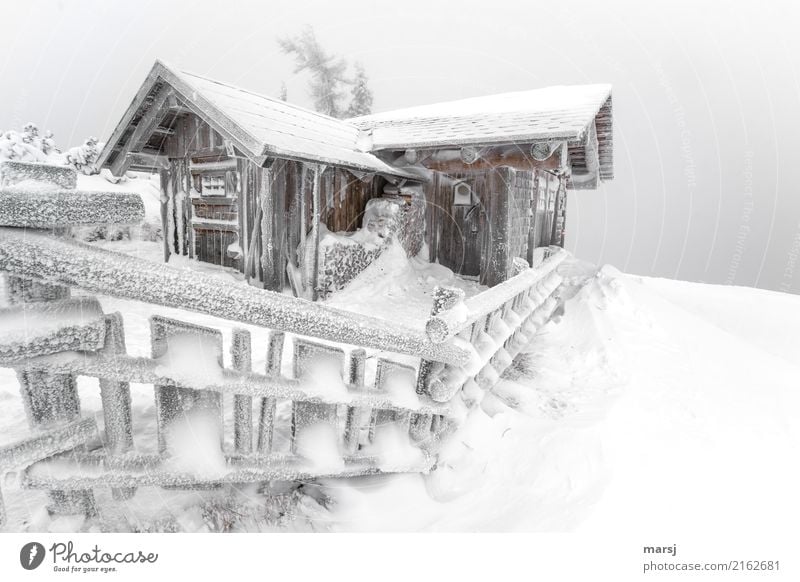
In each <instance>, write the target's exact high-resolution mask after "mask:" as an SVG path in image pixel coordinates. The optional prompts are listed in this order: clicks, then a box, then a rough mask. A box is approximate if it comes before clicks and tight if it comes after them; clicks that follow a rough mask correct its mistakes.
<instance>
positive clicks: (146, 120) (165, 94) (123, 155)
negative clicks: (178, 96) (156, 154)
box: [111, 87, 173, 176]
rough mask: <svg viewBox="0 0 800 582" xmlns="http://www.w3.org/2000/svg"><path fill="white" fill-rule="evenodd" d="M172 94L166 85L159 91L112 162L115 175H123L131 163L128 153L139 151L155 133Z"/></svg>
mask: <svg viewBox="0 0 800 582" xmlns="http://www.w3.org/2000/svg"><path fill="white" fill-rule="evenodd" d="M171 95H173V93H172V91H171V90H170V89H168V88H166V87H163V88H162V89H161V90H160V91H159V92H158V94H157V95H156V97H155V99H153V102H152V103H151V104H150V107H149V108H148V109H147V112H146V113H145V114H144V115H143V116H142V118H141V119H140V120H139V123H138V124H137V125H136V129H134V130H133V134H132V135H131V137H130V138H128V141H127V143H125V144H124V145H123V146H122V149H120V151H119V152H118V153H117V157H116V158H114V161H113V163H112V164H111V173H112V174H113V175H115V176H121V175H122V174H124V173H125V171H126V170H127V168H128V167H129V164H130V159H129V158H128V154H129V153H134V152H138V151H140V150H141V149H142V147H144V144H145V143H146V142H147V138H148V137H150V134H152V133H153V130H155V128H156V127H158V125H159V124H160V123H161V120H162V119H163V118H164V115H166V113H167V111H168V107H165V105H166V103H167V100H168V99H169V98H170V96H171Z"/></svg>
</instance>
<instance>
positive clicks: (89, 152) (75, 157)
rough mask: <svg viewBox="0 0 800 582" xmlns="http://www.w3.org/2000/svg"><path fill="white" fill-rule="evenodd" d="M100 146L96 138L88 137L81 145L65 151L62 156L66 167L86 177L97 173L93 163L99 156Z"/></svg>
mask: <svg viewBox="0 0 800 582" xmlns="http://www.w3.org/2000/svg"><path fill="white" fill-rule="evenodd" d="M100 149H101V147H100V144H99V142H98V141H97V138H96V137H90V138H89V139H87V140H86V141H85V142H83V145H80V146H76V147H74V148H70V149H68V150H67V153H66V155H65V156H64V158H65V162H66V163H67V165H69V166H72V167H74V168H75V169H76V170H78V171H79V172H81V173H83V174H86V175H87V176H88V175H91V174H95V173H97V170H96V169H95V167H94V163H95V162H96V161H97V157H98V156H99V155H100Z"/></svg>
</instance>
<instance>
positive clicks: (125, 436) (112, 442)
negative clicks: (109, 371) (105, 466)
mask: <svg viewBox="0 0 800 582" xmlns="http://www.w3.org/2000/svg"><path fill="white" fill-rule="evenodd" d="M104 324H105V343H104V346H103V352H104V353H105V354H107V355H108V357H109V358H110V359H112V360H113V359H115V357H116V356H118V355H123V354H125V336H124V331H123V327H122V316H121V315H120V314H119V313H115V314H113V315H107V316H105V318H104ZM100 397H101V399H102V402H103V418H104V424H105V433H106V448H107V450H108V453H109V454H111V455H115V454H121V453H124V452H126V451H128V450H130V449H131V448H132V447H133V424H132V418H131V388H130V384H129V383H128V382H120V381H118V380H111V379H108V378H100Z"/></svg>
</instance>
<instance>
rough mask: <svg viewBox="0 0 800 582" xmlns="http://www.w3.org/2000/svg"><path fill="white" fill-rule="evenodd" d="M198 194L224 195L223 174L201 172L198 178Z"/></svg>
mask: <svg viewBox="0 0 800 582" xmlns="http://www.w3.org/2000/svg"><path fill="white" fill-rule="evenodd" d="M200 194H201V195H203V196H225V174H203V175H202V177H201V178H200Z"/></svg>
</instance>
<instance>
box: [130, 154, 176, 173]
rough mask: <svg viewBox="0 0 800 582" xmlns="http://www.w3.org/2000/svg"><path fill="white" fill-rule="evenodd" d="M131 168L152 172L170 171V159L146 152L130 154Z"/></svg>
mask: <svg viewBox="0 0 800 582" xmlns="http://www.w3.org/2000/svg"><path fill="white" fill-rule="evenodd" d="M128 167H129V168H135V169H138V168H142V169H150V170H154V171H155V170H167V169H169V158H167V156H165V155H163V154H148V153H145V152H130V153H129V154H128Z"/></svg>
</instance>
